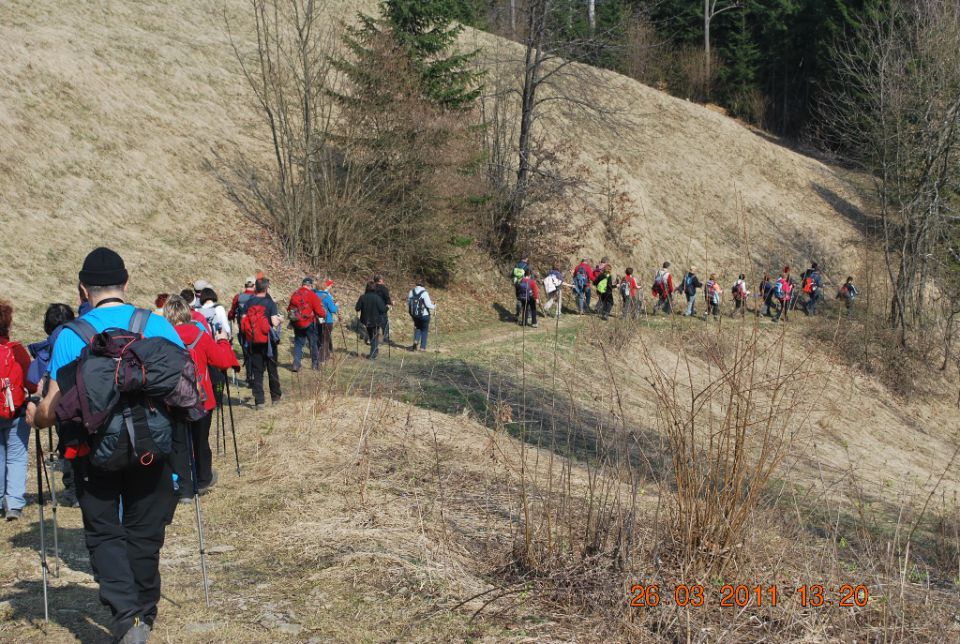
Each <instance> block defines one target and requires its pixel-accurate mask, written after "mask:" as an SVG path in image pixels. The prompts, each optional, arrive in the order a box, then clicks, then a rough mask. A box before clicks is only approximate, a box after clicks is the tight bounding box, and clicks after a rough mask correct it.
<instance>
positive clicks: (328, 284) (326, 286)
mask: <svg viewBox="0 0 960 644" xmlns="http://www.w3.org/2000/svg"><path fill="white" fill-rule="evenodd" d="M331 286H333V280H327V281H326V282H324V283H323V288H330V287H331Z"/></svg>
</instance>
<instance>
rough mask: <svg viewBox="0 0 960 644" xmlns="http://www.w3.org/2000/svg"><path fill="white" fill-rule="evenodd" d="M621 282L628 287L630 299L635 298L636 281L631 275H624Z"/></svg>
mask: <svg viewBox="0 0 960 644" xmlns="http://www.w3.org/2000/svg"><path fill="white" fill-rule="evenodd" d="M623 281H624V282H626V283H627V284H629V285H630V297H636V296H637V280H636V279H635V278H634V277H633V275H624V276H623Z"/></svg>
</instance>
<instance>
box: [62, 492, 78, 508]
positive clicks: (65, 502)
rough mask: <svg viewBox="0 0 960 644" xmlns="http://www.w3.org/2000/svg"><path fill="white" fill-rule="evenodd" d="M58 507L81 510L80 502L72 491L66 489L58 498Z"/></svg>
mask: <svg viewBox="0 0 960 644" xmlns="http://www.w3.org/2000/svg"><path fill="white" fill-rule="evenodd" d="M57 505H59V506H60V507H64V508H79V507H80V501H78V500H77V495H76V494H75V493H74V491H73V490H71V489H66V490H64V491H63V492H61V493H60V494H59V495H58V496H57Z"/></svg>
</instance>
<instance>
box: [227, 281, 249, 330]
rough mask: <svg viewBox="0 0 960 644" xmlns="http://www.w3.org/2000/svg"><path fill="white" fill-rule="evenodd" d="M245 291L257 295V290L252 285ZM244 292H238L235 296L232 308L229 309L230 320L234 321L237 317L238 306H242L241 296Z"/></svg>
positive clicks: (228, 316)
mask: <svg viewBox="0 0 960 644" xmlns="http://www.w3.org/2000/svg"><path fill="white" fill-rule="evenodd" d="M243 293H247V294H248V295H255V294H256V290H255V289H254V288H253V287H252V286H251V287H250V288H245V289H243ZM243 293H237V294H236V295H234V296H233V303H232V304H231V305H230V310H229V311H227V319H228V320H231V321H233V320H236V319H237V307H238V306H240V296H241V295H242V294H243Z"/></svg>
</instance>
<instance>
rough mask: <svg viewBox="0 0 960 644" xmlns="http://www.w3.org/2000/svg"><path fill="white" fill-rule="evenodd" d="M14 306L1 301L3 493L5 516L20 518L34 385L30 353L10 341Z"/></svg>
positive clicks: (0, 480)
mask: <svg viewBox="0 0 960 644" xmlns="http://www.w3.org/2000/svg"><path fill="white" fill-rule="evenodd" d="M12 325H13V306H11V305H10V302H8V301H7V300H0V389H2V390H3V391H0V493H2V498H0V501H2V504H3V507H2V510H3V515H4V516H5V517H6V519H7V521H16V520H18V519H19V518H20V514H21V513H22V512H23V506H25V505H26V504H27V500H26V496H25V494H26V491H27V455H28V452H29V449H28V447H29V445H30V425H28V424H27V421H26V419H25V418H24V407H25V405H24V403H25V402H26V399H27V390H28V389H29V390H30V393H33V392H35V391H36V384H34V385H33V386H30V385H29V384H28V383H27V381H26V375H27V373H28V372H29V371H30V354H29V353H27V350H26V349H24V348H23V345H22V344H20V343H19V342H12V341H11V340H10V327H11V326H12Z"/></svg>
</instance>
